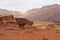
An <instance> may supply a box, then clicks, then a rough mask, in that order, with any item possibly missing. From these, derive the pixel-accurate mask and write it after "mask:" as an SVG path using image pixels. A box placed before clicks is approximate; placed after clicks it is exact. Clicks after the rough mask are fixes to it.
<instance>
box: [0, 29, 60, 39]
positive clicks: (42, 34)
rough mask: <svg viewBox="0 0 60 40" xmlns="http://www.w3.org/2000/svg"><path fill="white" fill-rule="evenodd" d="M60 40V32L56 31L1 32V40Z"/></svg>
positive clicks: (26, 30)
mask: <svg viewBox="0 0 60 40" xmlns="http://www.w3.org/2000/svg"><path fill="white" fill-rule="evenodd" d="M44 38H45V39H48V40H60V31H58V32H56V31H55V30H54V31H52V30H32V29H25V30H5V29H1V30H0V40H43V39H44Z"/></svg>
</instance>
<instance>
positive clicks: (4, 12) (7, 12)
mask: <svg viewBox="0 0 60 40" xmlns="http://www.w3.org/2000/svg"><path fill="white" fill-rule="evenodd" d="M0 15H3V16H4V15H14V17H22V14H21V12H19V11H10V10H6V9H0Z"/></svg>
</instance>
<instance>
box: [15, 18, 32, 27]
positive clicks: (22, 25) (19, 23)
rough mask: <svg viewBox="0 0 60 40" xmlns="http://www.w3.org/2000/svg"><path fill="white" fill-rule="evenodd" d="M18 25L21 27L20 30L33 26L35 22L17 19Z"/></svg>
mask: <svg viewBox="0 0 60 40" xmlns="http://www.w3.org/2000/svg"><path fill="white" fill-rule="evenodd" d="M16 21H17V24H18V25H19V26H20V28H24V25H29V26H32V25H33V22H32V21H29V20H27V19H25V18H16Z"/></svg>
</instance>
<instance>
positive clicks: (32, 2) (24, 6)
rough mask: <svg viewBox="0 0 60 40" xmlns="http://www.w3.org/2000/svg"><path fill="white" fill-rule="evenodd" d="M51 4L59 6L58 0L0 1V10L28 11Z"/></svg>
mask: <svg viewBox="0 0 60 40" xmlns="http://www.w3.org/2000/svg"><path fill="white" fill-rule="evenodd" d="M51 4H60V0H0V8H3V9H9V10H28V9H32V8H40V7H41V6H44V5H51Z"/></svg>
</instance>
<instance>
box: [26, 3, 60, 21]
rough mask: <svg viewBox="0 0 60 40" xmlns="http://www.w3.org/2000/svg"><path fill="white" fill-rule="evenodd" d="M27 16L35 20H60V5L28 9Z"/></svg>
mask: <svg viewBox="0 0 60 40" xmlns="http://www.w3.org/2000/svg"><path fill="white" fill-rule="evenodd" d="M26 14H27V15H26V16H25V17H26V18H27V19H29V20H33V21H60V5H58V4H54V5H48V6H44V7H42V8H36V9H32V10H28V11H27V12H26Z"/></svg>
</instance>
